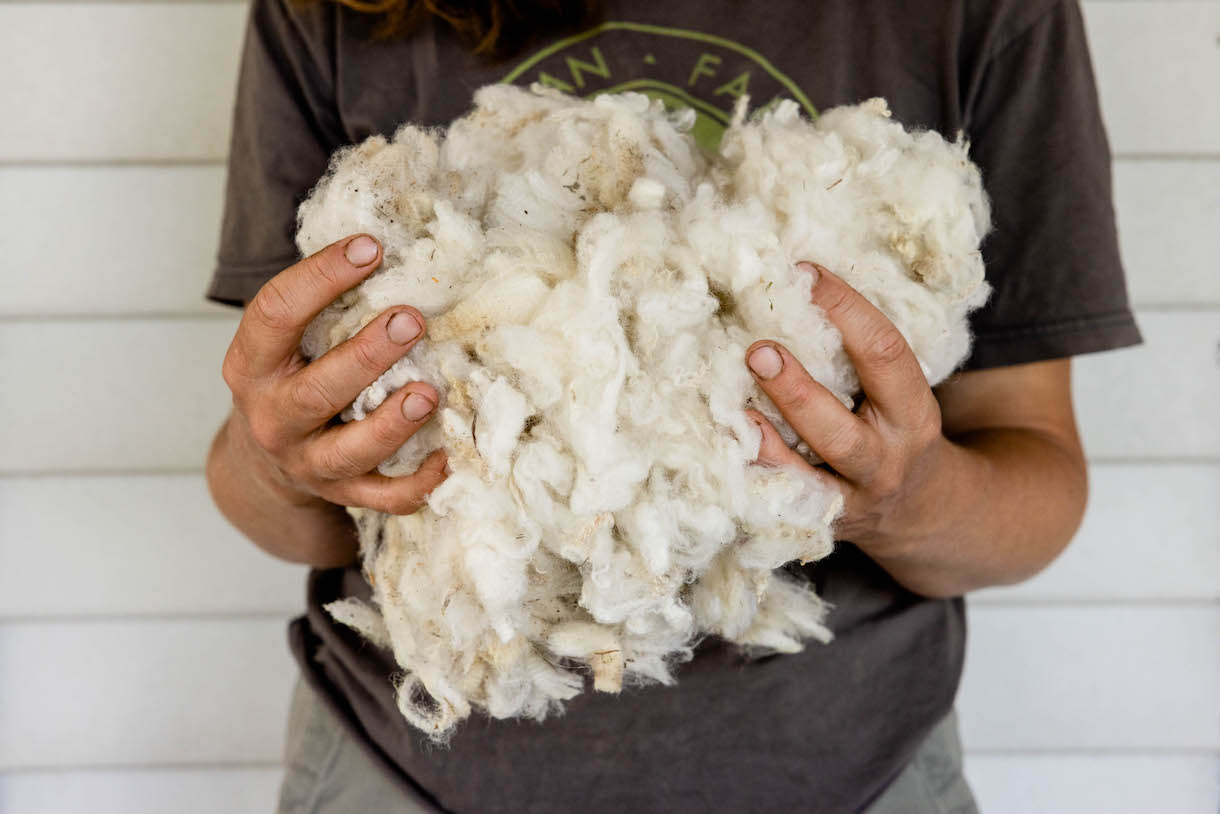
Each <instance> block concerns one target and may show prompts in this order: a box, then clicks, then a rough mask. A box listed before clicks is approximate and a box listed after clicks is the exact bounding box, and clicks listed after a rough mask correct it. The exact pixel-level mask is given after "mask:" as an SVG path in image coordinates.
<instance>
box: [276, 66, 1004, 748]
mask: <svg viewBox="0 0 1220 814" xmlns="http://www.w3.org/2000/svg"><path fill="white" fill-rule="evenodd" d="M474 101H475V106H474V108H473V110H472V111H471V112H470V113H469V114H467V115H466V116H464V117H463V118H461V119H458V120H457V121H455V122H454V123H453V124H452V125H451V126H450V127H449V128H448V130H447V132H443V131H436V130H428V129H424V128H420V127H417V126H413V125H410V124H406V125H403V126H402V127H400V128H399V129H398V130H397V131H396V132H395V133H394V136H393V138H392V139H391V140H387V139H386V138H385V137H383V136H373V137H370V138H368V139H366V140H365V141H364V142H363V143H361V144H358V145H352V146H348V147H345V148H343V149H342V150H340V151H339V152H338V153H337V154H336V155H335V156H334V157H333V159H332V162H331V166H330V168H329V170H328V172H327V174H326V175H325V176H324V177H323V178H322V179H321V180H320V181H319V183H318V184H317V186H316V187H315V188H314V190H313V191H312V193H311V195H310V196H309V198H308V200H306V201H305V202H304V203H303V204H302V205H301V207H300V210H299V213H298V226H299V229H298V234H297V244H298V247H299V249H300V250H301V252H302V253H304V254H306V255H307V254H312V253H313V252H315V251H317V250H319V249H321V248H323V247H324V246H326V245H328V244H330V243H332V242H334V241H336V240H338V239H340V238H342V237H344V236H346V235H349V234H352V233H356V232H368V233H371V234H373V235H375V236H377V237H378V239H379V240H380V241H381V243H382V245H383V247H384V259H383V261H382V264H381V267H380V268H379V269H378V270H377V271H376V272H374V273H373V274H372V275H371V276H370V277H368V278H367V279H366V280H365V281H364V282H362V283H361V284H360V285H359V286H357V287H356V288H355V289H353V290H352V291H350V292H348V293H346V294H344V295H343V296H342V297H341V298H339V300H337V301H336V302H335V303H334V304H332V305H331V306H330V307H328V308H327V309H326V310H325V311H324V312H323V313H322V314H321V315H319V316H318V318H317V319H316V320H315V321H314V322H313V323H312V324H311V325H310V327H309V329H308V331H307V332H306V335H305V338H304V340H303V343H302V350H303V352H304V353H305V354H306V356H307V357H309V358H314V357H317V356H319V355H321V354H322V353H324V352H325V351H326V350H328V349H329V348H331V347H334V346H335V345H337V344H338V343H340V342H342V341H344V340H346V339H348V338H349V337H351V336H352V335H354V334H355V333H356V332H357V331H358V330H359V329H360V328H361V327H363V326H364V325H365V324H367V323H368V322H369V321H370V320H372V319H373V318H374V317H375V316H376V315H377V314H379V313H381V312H383V311H384V310H385V309H387V308H389V307H391V306H394V305H398V304H403V303H406V304H411V305H414V306H415V307H417V308H419V309H420V311H421V312H423V314H424V315H425V316H426V317H427V319H428V327H427V331H426V333H425V335H424V338H423V339H422V340H421V341H420V342H419V343H418V344H417V345H416V346H415V347H414V348H413V349H412V351H411V352H410V353H409V354H407V355H406V356H405V357H404V358H403V359H402V360H400V361H399V362H398V363H397V364H395V365H394V366H393V368H391V369H390V370H389V371H387V372H386V373H385V374H384V375H383V376H381V377H380V378H379V379H378V380H377V381H376V382H375V383H373V384H372V385H371V386H369V387H368V388H367V389H366V390H365V391H364V392H363V393H362V394H361V395H360V397H359V398H358V399H357V400H356V401H355V402H354V403H353V404H352V405H351V406H350V407H349V408H348V409H347V410H346V411H345V412H344V413H343V415H342V418H344V419H345V420H360V419H363V418H364V417H365V416H366V415H367V414H368V413H369V412H370V411H372V410H373V409H375V408H376V407H377V406H378V405H379V404H380V403H381V402H382V401H384V399H385V398H386V397H387V395H389V394H390V393H392V392H394V391H395V390H396V389H398V388H400V387H402V386H403V385H404V384H406V383H407V382H410V381H414V380H423V381H427V382H430V383H431V384H432V385H433V386H434V387H435V388H436V390H437V392H438V393H439V394H440V397H441V401H440V403H439V405H438V410H437V414H436V416H435V417H434V419H433V420H432V421H430V422H428V423H427V424H426V425H425V426H424V427H423V428H422V429H421V430H420V431H418V432H417V433H416V434H415V436H414V437H412V438H411V439H410V440H409V441H408V442H407V443H406V444H405V445H404V446H403V447H402V448H401V449H399V450H398V451H397V453H395V454H394V455H393V456H392V457H391V458H389V459H388V460H386V461H385V462H384V463H383V464H382V465H381V466H380V468H379V469H380V471H381V472H383V473H384V474H387V475H392V476H393V475H404V474H409V473H411V472H413V471H414V470H415V469H416V468H417V467H418V465H419V463H420V462H421V461H422V460H423V458H424V457H425V456H426V455H427V454H428V453H429V452H430V451H432V450H433V449H435V448H437V447H440V446H443V447H445V449H446V450H447V453H448V460H449V468H450V474H449V475H448V477H447V479H446V480H445V481H444V482H443V483H442V484H441V485H440V486H438V487H437V488H436V489H435V490H434V491H433V492H432V493H431V495H430V496H429V498H428V501H427V505H426V506H425V507H423V508H422V509H420V510H419V511H418V512H416V513H414V514H411V515H406V516H390V515H386V514H384V513H379V512H374V511H370V510H364V509H356V508H353V509H350V510H349V511H350V512H351V514H352V515H353V516H354V517H355V519H356V521H357V524H358V528H359V532H360V542H361V552H362V558H363V566H364V569H365V573H366V576H367V578H368V581H369V583H370V585H371V586H372V592H373V604H372V605H366V604H364V603H361V602H359V601H357V600H354V599H347V600H341V601H338V602H334V603H331V604H329V605H328V606H327V610H328V611H329V612H330V613H331V614H332V615H333V616H334V618H335V619H337V620H338V621H340V622H342V623H343V624H346V625H349V626H351V627H353V628H355V629H356V630H358V631H360V632H361V633H362V634H364V635H365V636H366V637H367V638H369V639H370V640H371V641H373V642H375V643H376V644H378V645H380V646H383V647H386V648H389V649H390V650H392V651H393V654H394V657H395V659H396V661H397V663H398V664H399V665H400V666H401V668H402V670H403V671H404V674H405V679H404V680H403V681H402V682H401V684H400V685H399V686H398V688H397V700H398V707H399V709H400V710H401V712H402V714H403V715H404V716H405V717H406V719H407V720H408V721H410V722H411V723H412V724H414V725H415V726H417V727H419V728H420V729H422V730H424V731H425V732H426V733H428V734H429V735H430V736H431V737H432V738H434V739H436V740H443V739H445V738H446V737H448V736H449V735H450V734H451V733H452V731H453V728H454V726H455V725H456V724H458V723H459V722H460V721H462V720H463V719H464V718H466V717H467V716H469V715H470V714H471V713H472V712H474V711H476V710H477V711H480V712H482V713H485V714H487V715H490V716H492V717H496V718H508V717H529V718H542V717H544V716H545V715H546V714H547V713H548V712H553V711H556V710H557V709H558V707H559V706H561V703H562V701H563V700H565V699H568V698H571V697H573V696H574V695H575V694H577V693H579V692H581V691H582V689H583V688H584V684H585V677H586V676H588V675H591V676H592V683H593V688H594V689H595V690H599V691H604V692H617V691H619V690H620V688H621V687H623V686H624V685H630V684H640V683H649V682H661V683H666V684H668V683H672V682H673V681H674V678H673V673H674V669H675V667H676V666H677V665H679V664H680V663H682V662H683V661H685V660H687V659H689V658H690V657H691V655H692V648H693V647H694V645H695V643H696V642H697V641H698V640H699V639H700V638H701V637H704V636H707V635H714V636H719V637H723V638H724V639H726V640H728V641H731V642H734V643H736V644H738V645H741V646H743V647H744V648H746V649H748V650H752V651H766V652H780V653H791V652H795V651H798V650H800V649H801V648H802V647H803V646H804V642H805V640H807V639H810V638H813V639H816V640H819V641H822V642H826V641H829V639H830V638H831V633H830V630H829V629H828V628H827V627H826V624H825V616H826V608H825V607H824V605H823V603H822V602H821V601H820V600H819V598H818V597H817V596H816V595H815V593H814V591H813V589H812V587H811V586H810V585H809V584H808V582H807V581H804V580H798V579H797V578H795V577H794V576H792V575H791V574H788V573H786V572H783V571H778V570H776V569H778V568H779V567H780V566H782V565H784V564H785V563H789V562H792V561H799V562H802V563H809V562H814V561H816V560H819V559H821V558H823V557H825V556H826V555H827V554H828V553H830V551H831V549H832V546H833V533H832V523H833V522H834V519H835V518H836V516H837V515H838V513H839V512H840V510H841V507H842V505H843V500H842V496H841V495H839V494H837V493H835V492H832V491H828V490H827V489H826V488H824V487H822V486H821V485H819V483H818V482H816V481H815V480H813V479H812V478H811V477H809V476H808V475H807V474H805V473H803V472H801V471H797V470H796V469H793V468H786V467H785V468H770V467H765V466H761V465H757V464H752V463H751V462H752V461H753V460H754V459H755V458H756V456H757V453H758V449H759V443H760V439H761V434H760V432H759V430H758V428H757V427H756V426H755V425H754V424H753V422H751V421H750V420H749V418H748V417H747V415H746V413H745V412H744V409H745V408H746V407H753V408H756V409H758V410H759V411H760V412H762V413H763V414H764V415H766V416H767V417H768V418H769V419H770V420H771V421H772V423H773V424H775V425H776V427H777V429H779V431H780V433H781V435H782V436H783V437H784V439H785V441H786V442H787V443H788V444H789V445H791V446H795V447H796V448H797V449H801V450H802V451H803V454H806V456H807V457H808V458H809V459H810V460H811V461H814V462H817V458H816V456H814V454H813V453H812V452H810V451H809V450H808V448H807V446H805V445H804V444H803V442H801V441H800V439H799V438H798V437H797V435H796V433H795V432H794V431H793V430H792V429H791V427H789V426H788V424H786V423H785V422H784V421H783V419H782V417H781V416H780V414H779V412H778V411H777V410H776V408H775V407H774V405H773V404H772V403H771V402H770V400H769V399H767V397H766V396H765V395H764V394H763V393H762V392H761V390H759V389H758V387H757V386H756V385H755V383H754V381H753V379H752V378H751V377H750V375H749V373H748V372H747V369H746V366H745V364H744V352H745V348H746V347H747V346H748V345H749V344H750V343H752V342H753V341H755V340H757V339H761V338H772V339H775V340H777V341H779V342H782V343H783V344H784V345H786V346H787V347H788V348H789V349H790V350H791V351H792V352H793V353H794V354H795V355H796V357H797V358H799V359H800V360H801V361H802V363H803V364H804V365H805V366H806V368H808V370H809V372H810V373H811V374H812V375H813V376H814V377H815V378H816V379H817V380H818V381H820V382H821V383H822V384H824V385H825V386H826V387H828V388H829V389H830V390H831V391H832V392H833V393H834V394H835V395H836V396H838V398H839V399H840V400H841V401H842V402H843V403H844V404H845V405H848V406H852V405H853V404H854V399H855V398H856V397H857V396H858V390H859V386H858V379H857V377H856V373H855V371H854V370H853V368H852V366H851V364H850V363H849V361H848V359H847V357H846V355H845V353H844V351H843V348H842V342H841V338H840V336H839V333H838V331H837V329H836V328H835V327H834V326H833V325H832V324H831V323H830V322H829V321H828V320H827V319H826V316H825V314H824V312H822V311H821V309H819V308H818V307H816V306H814V305H813V304H812V303H811V301H810V278H809V276H808V275H807V274H805V273H803V272H801V271H800V270H798V269H796V268H795V267H794V266H795V263H796V262H797V261H800V260H805V259H808V260H815V261H816V262H818V263H820V264H822V265H824V266H826V267H827V268H829V269H831V270H832V271H834V272H835V273H836V274H838V275H839V276H841V277H842V278H843V279H844V280H845V281H846V282H847V283H849V284H850V285H852V286H854V287H855V288H856V289H857V290H859V291H860V292H861V293H862V294H864V296H866V297H867V298H868V299H869V300H871V301H872V302H873V303H875V304H876V305H877V306H878V307H879V308H880V309H881V310H882V311H883V312H884V313H885V314H886V316H887V317H889V318H890V319H891V320H892V321H893V322H894V323H895V325H896V326H897V327H898V328H899V329H900V330H901V332H902V334H903V335H904V336H905V337H906V339H907V341H908V343H909V344H910V346H911V347H912V349H913V350H914V352H915V354H916V355H917V356H918V358H919V360H920V363H921V364H922V366H923V370H924V373H925V375H926V376H927V379H928V381H929V383H931V384H935V383H937V382H939V381H940V380H941V379H943V378H945V377H946V376H947V375H948V374H949V373H950V372H951V371H952V370H953V369H954V368H955V366H957V365H958V364H959V363H960V362H961V361H962V360H963V359H964V358H965V356H966V355H967V352H968V350H969V346H970V334H969V331H968V328H967V321H966V315H967V313H968V312H969V311H970V310H971V309H973V308H976V307H978V306H979V305H981V304H982V303H983V302H984V301H985V300H986V298H987V296H988V293H989V287H988V285H987V283H986V282H985V281H984V279H983V263H982V258H981V255H980V253H979V251H978V249H979V244H980V241H981V240H982V238H983V236H984V234H985V233H986V232H987V230H988V229H989V228H990V209H989V203H988V200H987V197H986V195H985V193H984V191H983V188H982V185H981V179H980V174H979V171H978V169H977V167H976V166H975V165H974V164H972V163H971V162H970V161H969V159H968V158H967V151H968V144H967V143H966V142H965V141H964V139H963V137H962V135H961V134H959V135H958V138H957V141H956V142H955V143H952V144H951V143H949V142H947V141H946V140H945V139H943V138H942V137H941V136H940V135H939V134H937V133H935V132H933V131H921V132H915V131H912V132H908V131H906V130H904V128H903V127H902V126H901V125H900V124H899V123H898V122H896V121H893V120H892V119H891V118H890V112H889V110H888V108H887V106H886V103H885V100H883V99H880V98H876V99H870V100H868V101H866V102H864V103H862V104H860V105H855V106H845V107H839V108H834V109H831V110H827V111H825V112H823V113H822V114H821V115H820V116H819V117H818V118H817V119H816V120H815V121H812V122H811V121H810V120H808V119H806V118H803V117H801V116H800V113H799V109H798V107H797V106H796V104H795V103H793V102H790V101H783V102H780V103H779V104H778V105H776V106H774V107H773V108H771V109H769V110H767V111H765V112H763V113H761V114H759V115H757V116H755V117H754V118H753V119H751V120H747V119H746V116H745V110H746V104H747V103H746V101H745V100H744V99H743V100H741V101H740V102H739V104H738V108H737V111H736V114H735V116H734V119H733V122H732V123H731V125H730V127H729V128H728V130H727V131H726V132H725V135H724V138H723V141H722V144H721V147H720V150H719V153H718V154H717V155H714V156H706V155H704V154H703V153H702V152H701V151H700V150H699V148H698V147H697V145H696V143H695V140H694V138H693V136H692V134H691V125H692V124H693V121H694V113H693V111H690V110H683V111H680V112H671V111H666V109H665V108H664V106H663V105H662V103H661V102H660V101H655V100H650V99H649V98H648V97H647V96H644V95H642V94H638V93H623V94H616V95H602V96H599V97H597V98H596V99H593V100H580V99H576V98H574V97H570V96H567V95H564V94H562V93H560V92H559V91H556V90H553V89H548V88H544V87H542V86H540V85H535V86H533V87H532V88H530V89H528V90H527V89H523V88H518V87H513V86H509V85H495V86H489V87H485V88H482V89H480V90H479V91H478V92H477V93H476V95H475V99H474Z"/></svg>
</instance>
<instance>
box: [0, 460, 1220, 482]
mask: <svg viewBox="0 0 1220 814" xmlns="http://www.w3.org/2000/svg"><path fill="white" fill-rule="evenodd" d="M1087 463H1088V464H1089V465H1097V466H1220V456H1205V457H1189V456H1180V455H1179V456H1174V455H1166V456H1151V455H1150V456H1147V457H1127V456H1118V455H1111V456H1107V455H1095V456H1091V457H1090V458H1089V459H1088V460H1087ZM204 474H206V470H205V469H204V467H202V466H199V467H165V468H157V467H132V468H130V469H29V470H22V469H13V470H7V471H3V472H0V481H2V480H29V479H33V478H126V477H141V476H147V477H156V476H160V475H204Z"/></svg>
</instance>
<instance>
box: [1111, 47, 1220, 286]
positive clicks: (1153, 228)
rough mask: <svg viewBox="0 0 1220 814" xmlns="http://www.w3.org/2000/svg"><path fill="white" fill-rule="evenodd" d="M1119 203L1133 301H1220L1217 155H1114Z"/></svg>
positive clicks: (1219, 175)
mask: <svg viewBox="0 0 1220 814" xmlns="http://www.w3.org/2000/svg"><path fill="white" fill-rule="evenodd" d="M1217 50H1218V51H1220V43H1217ZM1114 207H1115V216H1116V219H1117V221H1118V236H1119V243H1120V249H1121V251H1122V259H1123V266H1124V268H1125V269H1126V272H1127V286H1128V291H1129V293H1130V296H1131V302H1132V303H1134V304H1136V305H1138V306H1143V307H1148V306H1158V305H1184V304H1189V305H1191V306H1194V307H1199V306H1202V305H1210V306H1215V305H1220V257H1217V255H1216V250H1215V246H1214V241H1213V238H1212V235H1213V234H1214V233H1215V231H1216V224H1218V223H1220V160H1209V161H1122V160H1119V161H1116V162H1115V163H1114Z"/></svg>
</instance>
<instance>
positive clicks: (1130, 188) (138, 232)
mask: <svg viewBox="0 0 1220 814" xmlns="http://www.w3.org/2000/svg"><path fill="white" fill-rule="evenodd" d="M224 173H225V170H224V167H223V166H220V165H215V166H202V167H193V166H187V167H182V166H131V167H45V166H16V167H0V223H4V224H5V228H6V229H7V230H8V231H9V233H10V234H14V235H20V236H21V239H20V240H14V241H11V243H10V244H9V245H8V246H6V251H7V255H6V262H7V263H8V264H9V266H10V268H13V269H19V270H21V271H22V274H21V276H20V277H17V278H16V280H15V281H14V283H15V284H12V285H10V288H9V289H8V291H7V296H6V297H5V298H4V300H3V301H2V302H0V316H20V315H24V314H39V315H42V314H123V315H132V314H171V313H172V314H181V315H184V316H191V315H198V314H213V313H219V312H220V311H221V309H222V308H223V306H218V305H215V304H212V303H208V302H206V301H205V300H204V297H203V294H204V290H205V289H206V288H207V283H208V280H209V279H210V277H211V274H212V269H213V267H214V265H215V260H216V249H217V242H218V239H219V231H220V218H221V207H222V193H223V190H224ZM1114 184H1115V186H1114V188H1115V206H1116V210H1117V218H1118V225H1119V235H1120V238H1121V243H1122V246H1121V248H1122V254H1123V261H1124V265H1125V267H1126V270H1127V283H1128V288H1129V290H1130V293H1131V300H1132V302H1133V303H1135V304H1137V305H1141V306H1157V305H1178V304H1182V303H1190V304H1192V305H1193V306H1195V307H1198V306H1200V305H1204V304H1207V305H1212V306H1217V305H1220V274H1217V273H1216V270H1217V264H1218V263H1220V261H1218V260H1217V258H1216V256H1215V252H1214V251H1213V248H1212V245H1211V240H1210V235H1211V232H1212V224H1215V223H1217V222H1220V160H1214V161H1118V162H1116V163H1115V166H1114ZM47 212H54V213H55V217H54V218H48V217H46V213H47ZM65 235H70V236H71V239H65Z"/></svg>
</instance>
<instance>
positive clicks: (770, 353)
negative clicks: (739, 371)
mask: <svg viewBox="0 0 1220 814" xmlns="http://www.w3.org/2000/svg"><path fill="white" fill-rule="evenodd" d="M746 361H747V362H748V363H749V365H750V369H751V370H753V371H754V372H755V373H757V374H758V375H759V376H760V377H761V378H764V379H774V378H775V377H776V376H778V375H779V372H780V371H781V370H783V369H784V358H783V357H782V356H780V355H779V353H778V352H777V351H776V350H775V348H773V347H771V346H770V345H763V346H761V347H759V348H757V349H756V350H755V351H754V352H753V353H751V354H750V356H749V358H748V359H746Z"/></svg>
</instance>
